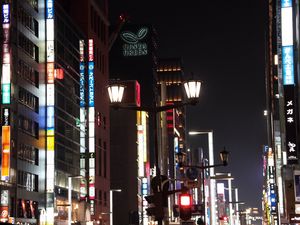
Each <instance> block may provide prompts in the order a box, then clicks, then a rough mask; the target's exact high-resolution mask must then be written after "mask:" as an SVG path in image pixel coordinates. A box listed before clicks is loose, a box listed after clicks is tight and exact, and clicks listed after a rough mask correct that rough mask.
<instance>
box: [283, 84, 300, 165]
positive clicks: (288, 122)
mask: <svg viewBox="0 0 300 225" xmlns="http://www.w3.org/2000/svg"><path fill="white" fill-rule="evenodd" d="M284 104H285V105H284V106H285V107H284V111H285V127H286V128H285V129H286V150H287V160H288V164H290V165H291V164H297V161H298V157H297V152H298V146H297V137H296V131H297V120H296V100H295V97H294V85H285V86H284Z"/></svg>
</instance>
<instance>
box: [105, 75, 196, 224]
mask: <svg viewBox="0 0 300 225" xmlns="http://www.w3.org/2000/svg"><path fill="white" fill-rule="evenodd" d="M183 86H184V90H185V93H186V96H187V101H186V102H178V103H175V104H172V105H163V106H159V105H158V104H157V102H155V105H154V106H153V107H147V106H125V105H122V104H121V101H122V98H123V94H124V91H125V87H124V85H123V84H121V82H118V81H113V80H112V81H110V84H109V85H108V87H107V89H108V93H109V98H110V102H111V103H112V105H113V106H114V108H123V109H129V110H135V111H145V112H148V114H151V116H152V118H153V133H154V135H153V137H154V155H155V160H154V163H155V167H156V177H157V180H158V182H157V189H158V190H159V192H160V191H162V190H161V182H162V178H161V172H160V169H159V158H158V155H159V154H158V137H157V133H158V132H157V114H158V113H160V112H163V111H167V110H170V109H175V108H180V107H183V106H186V105H190V104H193V105H194V104H196V103H197V102H198V98H199V94H200V89H201V81H199V80H189V81H185V82H183ZM161 223H162V221H161V220H158V224H161Z"/></svg>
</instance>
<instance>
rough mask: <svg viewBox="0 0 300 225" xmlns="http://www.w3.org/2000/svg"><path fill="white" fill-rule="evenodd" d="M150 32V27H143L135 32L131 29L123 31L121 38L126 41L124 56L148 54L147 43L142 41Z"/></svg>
mask: <svg viewBox="0 0 300 225" xmlns="http://www.w3.org/2000/svg"><path fill="white" fill-rule="evenodd" d="M147 34H148V28H146V27H142V28H141V29H139V31H138V32H137V33H136V34H135V33H133V32H131V31H124V32H122V33H121V38H122V40H123V41H124V42H125V43H124V44H123V55H124V56H141V55H147V54H148V48H147V44H146V43H144V42H141V40H142V39H144V38H145V37H146V35H147Z"/></svg>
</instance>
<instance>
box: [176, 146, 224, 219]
mask: <svg viewBox="0 0 300 225" xmlns="http://www.w3.org/2000/svg"><path fill="white" fill-rule="evenodd" d="M228 156H229V152H227V151H226V150H225V147H224V149H223V150H222V151H221V152H220V159H221V161H222V163H220V164H215V165H211V164H209V165H204V164H202V165H201V166H198V165H183V153H182V152H178V153H177V160H178V165H179V166H180V167H187V168H196V169H200V170H201V173H202V174H204V170H205V169H208V168H214V167H219V166H227V165H228ZM203 178H204V177H203ZM202 182H204V179H203V180H202ZM214 184H215V183H214ZM211 189H212V188H211ZM213 190H214V189H213ZM213 196H215V194H214V195H213ZM203 198H204V199H205V196H203ZM214 199H215V198H212V195H211V215H212V218H215V202H214V204H213V203H212V201H213V200H214ZM214 201H215V200H214ZM204 207H205V200H204ZM213 207H214V209H212V208H213ZM205 211H206V208H205ZM213 213H214V214H213ZM212 221H215V220H214V219H212ZM204 224H206V215H205V216H204Z"/></svg>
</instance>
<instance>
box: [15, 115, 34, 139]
mask: <svg viewBox="0 0 300 225" xmlns="http://www.w3.org/2000/svg"><path fill="white" fill-rule="evenodd" d="M18 125H19V129H20V130H22V131H23V132H24V133H27V134H29V135H31V136H33V137H35V138H37V139H38V138H39V124H38V123H37V122H35V121H33V120H31V119H28V118H26V117H25V116H22V115H20V116H19V123H18Z"/></svg>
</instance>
